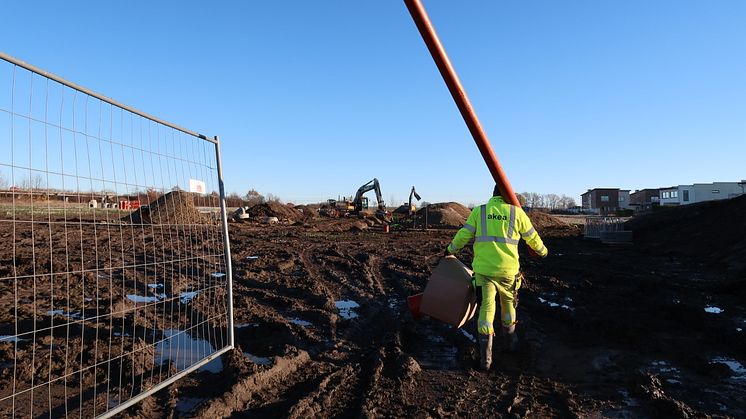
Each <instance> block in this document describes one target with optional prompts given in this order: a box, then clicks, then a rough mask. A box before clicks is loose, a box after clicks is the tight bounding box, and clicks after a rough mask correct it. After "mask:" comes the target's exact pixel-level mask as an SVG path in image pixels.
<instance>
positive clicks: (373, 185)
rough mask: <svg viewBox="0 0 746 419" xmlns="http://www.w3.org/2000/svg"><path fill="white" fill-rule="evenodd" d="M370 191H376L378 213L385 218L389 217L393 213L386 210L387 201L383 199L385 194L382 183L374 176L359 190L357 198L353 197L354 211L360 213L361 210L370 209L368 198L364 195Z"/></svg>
mask: <svg viewBox="0 0 746 419" xmlns="http://www.w3.org/2000/svg"><path fill="white" fill-rule="evenodd" d="M369 191H375V192H376V200H377V201H378V209H377V210H376V215H377V216H379V217H381V218H383V219H389V218H390V215H391V214H390V213H389V212H388V211H387V210H386V203H385V202H384V201H383V194H381V185H380V184H379V183H378V179H376V178H373V180H371V181H369V182H368V183H366V184H365V185H363V186H361V187H360V188H359V189H358V190H357V193H356V194H355V198H353V199H352V206H353V210H352V212H353V213H357V214H360V212H362V211H364V210H366V209H368V198H367V197H365V196H363V195H364V194H365V193H366V192H369Z"/></svg>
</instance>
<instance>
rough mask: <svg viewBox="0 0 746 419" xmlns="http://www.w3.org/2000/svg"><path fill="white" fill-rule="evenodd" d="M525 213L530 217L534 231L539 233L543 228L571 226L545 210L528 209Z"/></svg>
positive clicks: (565, 227)
mask: <svg viewBox="0 0 746 419" xmlns="http://www.w3.org/2000/svg"><path fill="white" fill-rule="evenodd" d="M526 215H528V218H530V219H531V224H533V226H534V228H535V229H536V231H538V232H539V233H541V232H542V231H543V230H546V229H567V228H573V227H572V226H571V225H569V224H567V223H566V222H564V221H562V220H560V219H559V218H557V217H555V216H553V215H550V214H547V213H545V212H541V211H528V212H526Z"/></svg>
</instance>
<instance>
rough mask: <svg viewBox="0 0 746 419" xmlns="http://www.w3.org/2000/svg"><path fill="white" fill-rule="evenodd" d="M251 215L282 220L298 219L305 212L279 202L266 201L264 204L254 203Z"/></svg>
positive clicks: (255, 217)
mask: <svg viewBox="0 0 746 419" xmlns="http://www.w3.org/2000/svg"><path fill="white" fill-rule="evenodd" d="M249 215H250V216H251V218H254V219H258V218H262V217H277V218H278V219H280V220H287V221H298V220H302V219H303V218H304V217H303V212H301V211H299V210H297V209H295V208H290V207H288V206H287V205H285V204H281V203H279V202H265V203H263V204H258V205H254V206H253V207H251V208H249Z"/></svg>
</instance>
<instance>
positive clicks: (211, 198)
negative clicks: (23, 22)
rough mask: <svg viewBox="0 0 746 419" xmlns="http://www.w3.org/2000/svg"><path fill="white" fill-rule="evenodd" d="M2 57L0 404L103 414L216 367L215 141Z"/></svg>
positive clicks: (222, 326)
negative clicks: (194, 371) (180, 379)
mask: <svg viewBox="0 0 746 419" xmlns="http://www.w3.org/2000/svg"><path fill="white" fill-rule="evenodd" d="M0 58H2V59H0V415H2V416H22V417H26V416H32V417H36V416H49V417H60V416H68V415H74V416H83V417H92V416H106V415H110V414H113V413H115V412H117V411H120V410H122V409H123V408H125V407H127V406H129V405H131V404H133V403H135V402H136V401H137V400H139V399H141V398H142V397H144V395H147V394H150V393H152V392H154V391H156V390H157V389H159V388H162V387H164V386H165V385H167V384H168V383H170V382H172V381H175V380H176V379H177V378H179V377H181V376H183V375H185V374H186V373H188V372H189V371H191V370H194V369H196V368H198V367H201V368H205V369H208V370H213V371H214V370H216V369H219V368H220V367H221V366H220V364H219V363H220V359H219V358H217V356H218V355H219V354H220V353H222V352H224V351H225V350H227V349H228V348H229V347H230V346H231V345H232V336H231V333H232V316H231V302H230V289H231V288H230V280H231V275H230V256H229V255H230V252H229V248H228V241H227V225H226V223H225V210H224V206H222V205H223V195H224V194H223V191H222V182H221V177H220V169H219V164H220V157H219V143H218V141H217V140H216V139H207V138H205V137H203V136H199V135H195V133H192V132H190V131H187V130H184V129H181V128H180V127H176V126H174V125H171V124H168V123H165V122H163V121H160V120H158V119H156V118H153V117H150V116H148V115H145V114H142V113H140V112H138V111H136V110H134V109H131V108H129V107H126V106H124V105H120V104H117V103H116V102H113V101H110V100H108V99H106V98H104V97H103V96H100V95H97V94H96V93H93V92H90V91H88V90H86V89H84V88H81V87H79V86H76V85H74V84H72V83H69V82H66V81H64V80H62V79H60V78H58V77H56V76H53V75H49V74H46V73H44V72H42V71H40V70H38V69H36V68H34V67H32V66H29V65H27V64H25V63H22V62H19V61H17V60H14V59H12V58H11V57H7V56H5V55H4V54H3V55H0ZM221 206H222V208H221ZM221 209H222V211H221ZM211 360H212V361H211ZM209 361H211V362H209Z"/></svg>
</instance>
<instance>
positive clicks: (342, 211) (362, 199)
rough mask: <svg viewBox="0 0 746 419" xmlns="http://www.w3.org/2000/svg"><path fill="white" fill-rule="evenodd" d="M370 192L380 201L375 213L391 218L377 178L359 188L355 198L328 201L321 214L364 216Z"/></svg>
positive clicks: (378, 215)
mask: <svg viewBox="0 0 746 419" xmlns="http://www.w3.org/2000/svg"><path fill="white" fill-rule="evenodd" d="M370 191H375V193H376V200H377V201H378V208H377V209H376V211H375V215H376V216H377V217H380V218H382V219H384V220H388V219H389V218H391V213H390V212H388V211H387V210H386V203H385V202H384V201H383V194H382V193H381V185H380V183H378V179H376V178H373V180H371V181H369V182H367V183H365V184H364V185H363V186H361V187H360V188H358V190H357V193H355V196H354V197H353V198H347V197H343V198H341V199H329V200H327V202H326V205H324V207H323V208H321V210H320V211H321V214H322V215H327V216H330V217H344V216H347V215H360V216H362V215H363V214H364V212H365V211H366V210H367V209H368V207H369V206H368V197H366V196H364V195H365V194H366V193H367V192H370ZM410 199H411V198H410Z"/></svg>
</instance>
